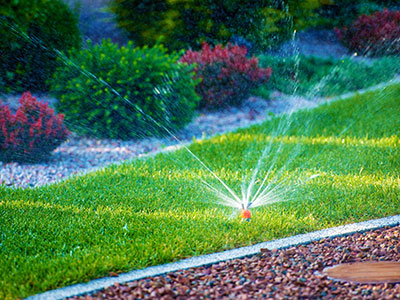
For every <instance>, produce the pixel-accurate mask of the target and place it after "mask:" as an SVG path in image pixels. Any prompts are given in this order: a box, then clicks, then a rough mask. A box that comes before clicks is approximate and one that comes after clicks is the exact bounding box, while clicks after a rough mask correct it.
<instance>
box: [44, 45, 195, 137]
mask: <svg viewBox="0 0 400 300" xmlns="http://www.w3.org/2000/svg"><path fill="white" fill-rule="evenodd" d="M69 55H70V58H71V60H70V64H69V65H63V66H60V67H59V68H58V69H57V71H56V72H55V74H54V76H53V78H52V80H50V85H51V92H52V93H53V94H54V95H55V96H56V97H57V98H58V99H59V100H60V101H59V103H58V106H57V109H58V110H59V111H60V112H63V113H65V118H66V120H67V121H68V124H70V128H71V129H72V130H73V131H76V132H77V133H78V134H88V135H93V136H96V137H100V138H120V139H124V140H126V139H131V138H140V137H143V136H151V135H159V134H162V133H165V132H166V130H165V129H167V130H170V131H176V130H177V129H180V128H182V127H183V126H184V125H185V124H187V123H188V122H189V121H191V119H192V116H193V113H194V109H195V107H196V106H197V102H198V96H197V95H196V93H195V84H196V82H195V81H194V80H193V79H192V76H193V72H192V68H190V67H188V66H184V65H183V64H180V63H177V61H178V59H179V57H180V55H178V54H176V53H173V54H170V55H169V54H167V49H166V48H164V47H163V46H161V45H156V46H154V47H152V48H148V47H146V46H145V47H143V48H134V47H133V45H132V43H131V42H130V43H128V45H127V46H124V47H121V48H119V47H118V45H116V44H113V43H112V42H111V41H109V40H103V41H102V43H101V44H99V45H93V44H92V43H91V42H90V41H88V47H87V49H84V50H72V51H70V53H69ZM156 123H157V124H156ZM163 126H164V127H165V128H163Z"/></svg>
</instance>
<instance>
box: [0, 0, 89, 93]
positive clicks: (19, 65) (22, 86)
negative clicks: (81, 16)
mask: <svg viewBox="0 0 400 300" xmlns="http://www.w3.org/2000/svg"><path fill="white" fill-rule="evenodd" d="M0 15H1V16H2V17H1V18H0V36H1V39H2V42H1V43H0V82H3V84H0V92H12V91H14V92H21V91H25V90H31V91H38V90H40V91H44V90H46V89H47V86H46V83H45V82H46V80H47V79H48V78H49V77H50V76H51V75H52V73H53V71H54V69H55V66H56V65H55V61H56V57H57V55H56V53H55V52H54V49H56V50H59V51H65V50H68V49H71V48H73V47H76V48H79V47H80V45H81V34H80V31H79V28H78V19H77V16H75V15H74V14H73V13H72V12H71V10H70V9H69V8H68V6H67V5H66V4H65V3H64V2H63V1H61V0H19V1H1V4H0Z"/></svg>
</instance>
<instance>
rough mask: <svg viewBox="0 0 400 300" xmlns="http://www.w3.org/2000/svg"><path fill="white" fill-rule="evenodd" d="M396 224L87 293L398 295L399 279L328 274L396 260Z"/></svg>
mask: <svg viewBox="0 0 400 300" xmlns="http://www.w3.org/2000/svg"><path fill="white" fill-rule="evenodd" d="M399 236H400V226H396V227H385V228H381V229H377V230H372V231H368V232H364V233H355V234H353V235H350V236H346V237H336V238H326V239H322V240H320V241H316V242H312V243H310V244H308V245H299V246H295V247H290V248H287V249H282V250H277V249H275V250H267V249H263V251H262V253H261V254H259V255H255V256H252V257H247V258H243V259H235V260H231V261H225V262H220V263H218V264H214V265H210V266H204V267H198V268H192V269H187V270H181V271H177V272H172V273H167V274H165V275H161V276H156V277H152V278H145V279H142V280H137V281H133V282H129V283H126V284H115V285H113V286H111V287H109V288H107V289H104V290H102V291H100V292H97V293H95V294H93V295H85V296H80V297H73V298H70V300H72V299H74V300H78V299H79V300H83V299H85V300H89V299H91V300H92V299H93V300H94V299H126V300H135V299H163V300H166V299H238V300H240V299H242V300H244V299H400V283H381V284H357V283H351V282H342V281H338V280H332V279H330V278H328V277H327V276H326V275H325V274H324V272H323V270H324V268H326V267H329V266H334V265H337V264H340V263H349V262H362V261H400V240H399Z"/></svg>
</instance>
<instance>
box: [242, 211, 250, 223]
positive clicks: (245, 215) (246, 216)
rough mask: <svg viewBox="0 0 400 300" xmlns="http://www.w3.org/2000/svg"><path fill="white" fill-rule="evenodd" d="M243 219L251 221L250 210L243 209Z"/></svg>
mask: <svg viewBox="0 0 400 300" xmlns="http://www.w3.org/2000/svg"><path fill="white" fill-rule="evenodd" d="M241 217H242V219H243V220H246V221H250V219H251V212H250V211H249V210H248V209H242V213H241Z"/></svg>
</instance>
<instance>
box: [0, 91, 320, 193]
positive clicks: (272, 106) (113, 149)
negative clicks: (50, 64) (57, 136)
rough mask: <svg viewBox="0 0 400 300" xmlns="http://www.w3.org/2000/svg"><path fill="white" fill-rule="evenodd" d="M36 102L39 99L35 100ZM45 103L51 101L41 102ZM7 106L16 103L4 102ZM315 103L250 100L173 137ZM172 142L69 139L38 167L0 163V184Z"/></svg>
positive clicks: (224, 128) (228, 127) (60, 174)
mask: <svg viewBox="0 0 400 300" xmlns="http://www.w3.org/2000/svg"><path fill="white" fill-rule="evenodd" d="M38 99H39V100H41V99H43V97H38ZM44 99H45V100H46V101H50V102H52V101H54V99H50V98H44ZM8 103H9V104H11V105H12V104H13V103H16V99H11V98H10V99H8ZM315 105H316V103H315V102H313V101H310V100H306V99H303V98H298V97H290V98H288V99H286V98H284V97H283V96H282V95H280V94H276V95H274V96H273V100H271V101H266V100H264V99H261V98H256V97H251V98H249V99H248V100H247V101H246V102H245V103H244V104H243V105H242V107H240V108H227V109H225V110H222V111H219V112H208V113H200V114H199V116H198V117H197V118H195V119H194V120H193V122H192V123H190V124H189V125H188V126H186V127H185V129H183V130H182V131H180V132H179V133H177V137H178V138H179V139H180V140H181V142H183V143H188V142H191V141H192V140H193V137H196V138H197V139H200V138H206V137H210V136H213V135H216V134H221V133H224V132H228V131H232V130H235V129H237V128H239V127H246V126H249V125H252V124H255V123H260V122H262V121H264V120H265V119H266V117H268V115H267V111H269V112H272V113H274V114H279V113H282V112H285V111H288V110H291V109H298V108H300V107H312V106H315ZM176 144H177V142H176V141H175V140H174V139H173V138H172V137H169V138H162V139H157V138H146V139H143V140H139V141H120V140H97V139H93V138H82V137H77V136H72V137H71V138H70V139H69V140H67V141H66V142H65V143H63V144H62V145H61V146H60V147H58V148H57V149H56V150H55V151H54V153H53V155H52V157H51V159H50V160H49V161H48V162H46V163H41V164H23V165H21V164H18V163H8V164H4V163H1V162H0V184H4V185H6V186H9V187H22V188H27V187H37V186H41V185H45V184H48V183H54V182H57V181H60V180H63V179H66V178H68V177H69V176H71V175H74V174H84V173H86V172H89V171H93V170H96V169H98V168H102V167H104V166H106V165H108V164H111V163H118V162H120V161H124V160H129V159H133V158H135V157H139V156H141V155H144V154H148V153H157V152H159V151H161V150H163V149H164V150H165V148H166V147H167V149H168V146H172V145H176Z"/></svg>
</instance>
